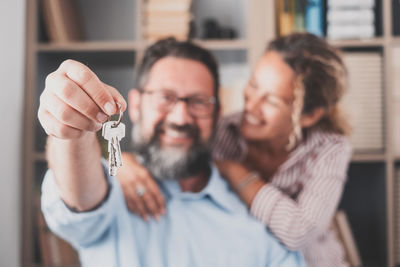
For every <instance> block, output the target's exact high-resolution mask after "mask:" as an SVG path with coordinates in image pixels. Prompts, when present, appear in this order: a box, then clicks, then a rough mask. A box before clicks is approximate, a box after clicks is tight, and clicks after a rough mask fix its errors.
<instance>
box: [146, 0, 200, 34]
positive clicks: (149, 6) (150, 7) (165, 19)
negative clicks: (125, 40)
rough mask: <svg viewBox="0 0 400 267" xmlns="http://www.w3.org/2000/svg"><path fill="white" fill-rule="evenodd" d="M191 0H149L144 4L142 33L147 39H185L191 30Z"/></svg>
mask: <svg viewBox="0 0 400 267" xmlns="http://www.w3.org/2000/svg"><path fill="white" fill-rule="evenodd" d="M191 3H192V2H191V0H171V1H161V0H149V1H147V2H146V6H145V19H144V21H143V29H144V31H143V35H144V38H145V39H146V40H148V41H156V40H159V39H161V38H165V37H170V36H172V37H175V38H176V39H178V40H186V39H187V38H188V36H189V34H190V32H191V21H192V20H193V14H192V13H191V12H190V7H191Z"/></svg>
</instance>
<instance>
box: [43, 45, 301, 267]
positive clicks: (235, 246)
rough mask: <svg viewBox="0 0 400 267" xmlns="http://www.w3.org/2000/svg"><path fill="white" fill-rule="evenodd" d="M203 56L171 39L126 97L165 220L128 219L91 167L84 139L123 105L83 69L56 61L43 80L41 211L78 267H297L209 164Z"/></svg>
mask: <svg viewBox="0 0 400 267" xmlns="http://www.w3.org/2000/svg"><path fill="white" fill-rule="evenodd" d="M218 86H219V82H218V72H217V65H216V63H215V61H214V59H213V57H212V56H211V54H210V53H209V52H207V51H206V50H204V49H202V48H200V47H197V46H195V45H193V44H191V43H188V42H176V41H175V40H173V39H167V40H162V41H159V42H158V43H156V44H154V45H153V46H151V47H150V48H149V49H148V50H147V51H146V54H145V56H144V59H143V62H142V64H141V67H140V68H139V86H138V88H137V89H136V90H132V91H131V92H130V94H129V102H130V108H129V115H130V118H131V120H132V122H133V123H134V128H133V131H132V138H133V143H134V149H135V151H136V153H137V154H138V157H139V159H140V160H141V161H142V162H143V164H144V166H146V168H147V169H148V171H149V172H151V174H152V175H153V176H154V177H156V179H157V182H158V183H159V185H160V187H161V188H162V189H163V193H164V195H165V197H166V199H167V201H166V202H167V204H166V208H167V210H168V212H167V215H166V216H163V218H161V219H160V220H159V221H156V220H152V221H149V222H146V221H144V220H142V219H141V218H140V217H137V216H136V215H133V214H132V213H130V212H129V211H128V209H127V207H126V205H125V201H124V198H123V194H122V191H121V187H120V184H119V183H118V180H117V179H116V178H115V177H109V176H108V175H107V174H106V173H107V172H105V170H104V164H103V167H102V165H101V163H100V148H99V145H98V143H97V140H96V137H95V134H94V131H96V130H98V129H100V128H101V123H102V122H104V121H105V120H106V118H107V116H106V114H107V115H111V114H113V113H115V112H117V107H116V105H115V104H114V102H118V103H120V105H121V109H122V110H125V109H126V103H125V101H124V100H123V98H122V97H121V96H120V95H119V93H118V92H117V91H116V90H115V89H114V88H112V87H110V86H108V85H105V84H104V83H102V82H101V81H100V80H99V79H98V77H97V76H96V75H95V74H94V73H93V72H91V71H90V70H89V69H88V68H87V67H86V66H84V65H82V64H80V63H78V62H75V61H70V60H69V61H65V62H63V63H62V64H61V66H60V67H59V69H58V70H56V71H55V72H54V73H52V74H50V75H49V76H48V77H47V79H46V88H45V90H44V92H43V94H42V96H41V101H40V107H39V113H38V114H39V120H40V122H41V124H42V126H43V128H44V129H45V130H46V132H47V133H48V134H49V135H50V137H49V139H48V147H47V158H48V162H49V166H50V169H51V170H50V171H49V172H48V173H47V174H46V177H45V180H44V182H43V196H42V209H43V212H44V215H45V217H46V220H47V223H48V225H49V226H50V228H51V229H52V230H53V231H55V232H56V233H57V234H59V235H60V236H61V237H63V238H64V239H66V240H68V241H69V242H70V243H71V244H72V245H73V246H74V247H75V248H77V249H78V251H79V254H80V259H81V261H82V263H83V266H173V267H179V266H304V262H303V259H302V257H301V255H299V254H298V253H296V252H290V251H287V250H285V249H284V248H283V247H282V246H281V245H280V244H279V243H278V242H277V241H276V240H275V239H274V238H273V237H272V236H271V235H270V234H269V232H268V231H267V230H266V229H265V227H264V226H262V225H261V224H259V223H258V222H256V221H255V220H254V219H252V218H251V217H250V216H249V214H248V213H247V210H246V207H245V206H244V204H242V203H241V202H240V200H239V199H238V197H237V196H236V195H235V193H233V192H231V191H230V190H229V187H228V185H227V183H226V182H225V181H224V180H223V179H222V178H221V177H220V175H219V173H218V171H217V170H216V168H215V167H214V166H212V165H211V164H210V162H209V161H210V159H209V153H208V152H209V147H208V146H209V144H210V142H211V140H212V137H213V133H214V128H215V123H216V119H217V115H218V111H219V101H218V97H217V96H218Z"/></svg>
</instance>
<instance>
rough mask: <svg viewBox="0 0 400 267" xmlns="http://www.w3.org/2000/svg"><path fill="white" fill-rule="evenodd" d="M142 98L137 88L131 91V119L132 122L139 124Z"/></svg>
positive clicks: (129, 99) (129, 98)
mask: <svg viewBox="0 0 400 267" xmlns="http://www.w3.org/2000/svg"><path fill="white" fill-rule="evenodd" d="M141 96H142V95H141V94H140V92H139V90H137V89H135V88H133V89H131V90H130V91H129V94H128V101H129V117H130V118H131V121H132V122H137V121H138V120H139V114H140V101H141Z"/></svg>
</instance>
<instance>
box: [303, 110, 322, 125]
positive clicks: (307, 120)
mask: <svg viewBox="0 0 400 267" xmlns="http://www.w3.org/2000/svg"><path fill="white" fill-rule="evenodd" d="M324 115H325V109H324V108H321V107H319V108H315V109H314V110H313V111H311V112H310V113H307V114H303V115H301V118H300V125H301V128H309V127H311V126H314V125H315V124H316V123H317V122H318V121H319V120H320V119H321V118H322V116H324Z"/></svg>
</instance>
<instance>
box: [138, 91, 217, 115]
mask: <svg viewBox="0 0 400 267" xmlns="http://www.w3.org/2000/svg"><path fill="white" fill-rule="evenodd" d="M140 92H141V93H142V94H147V95H150V96H151V97H152V103H154V105H155V106H156V107H157V108H158V110H159V111H160V112H163V113H166V112H169V111H171V110H172V109H173V108H174V106H175V104H176V103H177V102H178V101H183V102H185V103H186V105H187V107H188V111H189V114H190V115H191V116H193V117H197V118H205V117H210V116H211V115H212V114H213V113H214V110H215V102H216V100H215V97H213V96H204V95H193V96H187V97H178V95H177V94H176V93H175V92H174V91H171V90H157V91H155V90H142V91H140Z"/></svg>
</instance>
